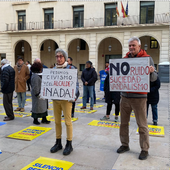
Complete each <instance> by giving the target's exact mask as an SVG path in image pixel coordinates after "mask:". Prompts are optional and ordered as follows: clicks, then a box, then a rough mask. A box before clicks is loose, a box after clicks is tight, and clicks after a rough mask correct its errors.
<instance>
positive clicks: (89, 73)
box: [81, 68, 97, 86]
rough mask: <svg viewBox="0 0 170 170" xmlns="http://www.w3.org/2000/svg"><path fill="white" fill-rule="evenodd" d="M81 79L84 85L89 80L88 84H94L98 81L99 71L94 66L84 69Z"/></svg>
mask: <svg viewBox="0 0 170 170" xmlns="http://www.w3.org/2000/svg"><path fill="white" fill-rule="evenodd" d="M81 80H82V82H83V85H85V82H88V84H87V86H94V84H95V82H96V81H97V73H96V71H95V69H94V68H86V69H84V70H83V72H82V75H81Z"/></svg>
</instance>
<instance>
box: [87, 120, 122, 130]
mask: <svg viewBox="0 0 170 170" xmlns="http://www.w3.org/2000/svg"><path fill="white" fill-rule="evenodd" d="M88 125H90V126H102V127H109V128H120V123H119V122H110V121H99V120H93V121H92V122H90V123H88Z"/></svg>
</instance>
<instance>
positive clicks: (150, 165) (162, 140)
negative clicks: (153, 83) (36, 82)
mask: <svg viewBox="0 0 170 170" xmlns="http://www.w3.org/2000/svg"><path fill="white" fill-rule="evenodd" d="M79 82H80V86H81V87H80V92H81V95H80V96H82V83H81V81H80V80H79ZM96 93H97V97H98V98H100V100H98V101H97V104H101V105H104V106H103V107H101V108H97V112H95V113H91V114H87V113H75V117H78V120H77V121H75V122H73V147H74V150H73V152H72V153H71V154H70V155H69V156H64V155H63V154H62V151H58V152H57V153H53V154H52V153H50V148H51V147H52V146H53V145H54V143H55V124H54V122H51V124H49V125H44V124H41V125H40V126H42V127H51V128H52V130H50V131H48V132H47V133H45V134H43V135H41V136H39V137H38V138H36V139H34V140H32V141H24V140H17V139H10V138H6V136H8V135H10V134H12V133H14V132H17V131H20V130H22V129H24V128H27V127H28V126H31V125H33V123H32V122H33V119H32V118H31V117H24V118H15V120H13V121H10V122H7V124H5V125H2V126H0V150H2V154H0V170H20V169H22V168H23V167H25V166H26V165H28V164H30V163H31V162H33V161H34V160H36V159H37V158H39V157H40V156H43V157H48V158H54V159H59V160H65V161H69V162H73V163H74V165H73V166H72V167H71V168H70V170H112V169H114V170H122V169H128V170H137V169H140V170H153V169H160V170H166V169H169V167H170V162H169V161H170V158H169V155H170V154H169V150H170V145H169V139H170V126H169V119H168V118H169V115H168V103H169V92H168V84H162V86H161V89H160V102H159V106H158V111H159V112H158V115H159V118H158V125H160V126H164V128H165V136H164V137H153V136H151V137H150V138H149V140H150V149H149V156H148V159H147V160H144V161H141V160H139V159H138V156H139V153H140V151H141V150H140V146H139V135H137V134H136V130H137V124H136V121H135V118H131V120H130V127H129V133H130V151H129V152H126V153H124V154H118V153H116V150H117V149H118V148H119V146H120V145H121V144H120V140H119V129H116V128H109V127H98V126H90V125H88V123H90V122H91V121H93V120H100V118H101V117H103V116H104V115H105V112H106V103H105V102H104V101H102V100H101V99H102V98H103V92H100V91H99V82H97V85H96ZM27 94H30V93H27ZM0 97H1V99H0V104H2V94H1V95H0ZM27 98H31V97H29V96H27ZM13 102H14V103H17V100H16V99H14V101H13ZM80 103H82V99H78V101H77V105H78V104H80ZM26 104H27V105H26V107H25V109H26V112H30V111H31V101H27V102H26ZM50 107H52V104H50ZM14 108H15V107H14ZM76 108H80V106H76ZM3 112H4V109H3V106H1V105H0V113H3ZM113 113H114V107H113V110H112V114H113ZM49 115H53V111H52V110H49ZM3 118H4V116H2V115H0V122H3ZM113 120H114V116H113V115H112V116H111V120H110V121H113ZM119 120H120V119H119ZM148 124H152V116H151V110H150V112H149V117H148ZM62 125H63V136H62V143H63V145H65V142H66V128H65V124H64V123H62Z"/></svg>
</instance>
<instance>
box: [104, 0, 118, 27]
mask: <svg viewBox="0 0 170 170" xmlns="http://www.w3.org/2000/svg"><path fill="white" fill-rule="evenodd" d="M116 7H117V3H112V4H105V26H111V25H117V15H116Z"/></svg>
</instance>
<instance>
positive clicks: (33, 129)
mask: <svg viewBox="0 0 170 170" xmlns="http://www.w3.org/2000/svg"><path fill="white" fill-rule="evenodd" d="M51 129H52V128H47V127H37V126H29V127H27V128H25V129H23V130H20V131H18V132H16V133H13V134H11V135H8V136H7V137H8V138H15V139H21V140H29V141H31V140H33V139H35V138H37V137H38V136H41V135H42V134H44V133H46V132H48V131H49V130H51Z"/></svg>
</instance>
